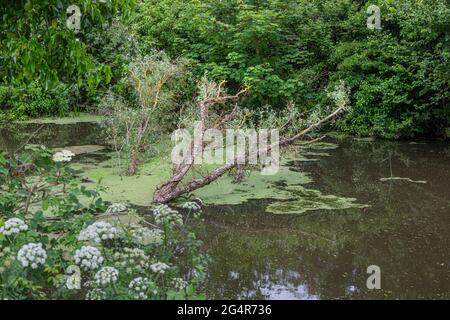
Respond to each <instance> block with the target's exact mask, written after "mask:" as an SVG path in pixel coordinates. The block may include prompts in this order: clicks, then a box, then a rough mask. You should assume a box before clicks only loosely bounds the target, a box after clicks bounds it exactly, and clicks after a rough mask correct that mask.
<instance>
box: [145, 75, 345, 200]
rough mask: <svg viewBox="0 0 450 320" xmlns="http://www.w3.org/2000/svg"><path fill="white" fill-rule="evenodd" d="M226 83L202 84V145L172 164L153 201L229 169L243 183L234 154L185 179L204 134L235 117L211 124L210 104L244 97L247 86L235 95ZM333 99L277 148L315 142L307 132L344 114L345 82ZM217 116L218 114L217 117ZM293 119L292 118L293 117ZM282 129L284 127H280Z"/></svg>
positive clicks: (188, 189) (171, 197) (190, 188)
mask: <svg viewBox="0 0 450 320" xmlns="http://www.w3.org/2000/svg"><path fill="white" fill-rule="evenodd" d="M223 86H224V83H220V84H216V83H214V82H203V83H202V84H201V88H200V92H201V93H202V96H201V97H200V98H199V100H198V103H197V107H198V114H199V117H200V119H199V120H200V121H199V123H200V128H199V130H200V134H201V137H200V139H201V143H200V144H199V145H192V146H191V148H190V150H191V152H189V153H188V154H187V155H186V156H185V158H184V159H183V162H182V163H180V164H173V172H172V176H171V177H170V178H169V179H168V180H167V181H166V182H165V183H163V184H162V185H161V186H160V187H158V188H157V189H156V190H155V193H154V197H153V202H154V203H167V202H170V201H172V200H174V199H175V198H177V197H178V196H180V195H182V194H186V193H190V192H192V191H194V190H197V189H199V188H202V187H204V186H206V185H208V184H210V183H211V182H213V181H215V180H217V179H219V178H220V177H222V176H223V175H224V174H225V173H227V172H229V171H230V170H232V169H234V168H237V169H238V170H237V174H236V177H235V181H236V182H240V180H241V179H242V165H241V163H242V162H241V161H238V160H242V159H238V156H236V157H234V158H233V159H232V160H231V161H227V162H225V163H224V164H222V165H220V166H218V167H217V168H215V169H213V170H211V171H209V172H208V173H206V174H205V175H204V176H203V177H201V178H197V179H196V178H193V179H191V180H190V181H187V182H183V180H184V178H185V177H186V176H187V175H188V173H189V172H190V171H191V170H193V166H194V163H195V159H196V157H198V156H199V155H201V154H202V153H203V151H204V149H205V143H204V140H203V138H204V137H203V135H204V133H205V131H206V130H207V129H211V128H215V129H222V130H223V128H224V127H225V126H226V124H227V123H228V122H229V121H231V119H233V118H234V117H235V110H236V109H234V110H233V111H232V112H231V113H228V114H226V115H221V116H220V118H221V119H222V120H221V121H219V122H218V123H216V124H214V125H212V124H211V122H212V121H210V119H211V114H210V112H211V107H212V106H214V105H217V104H223V103H226V102H230V101H236V100H238V99H239V97H240V96H242V95H243V94H244V93H245V92H246V91H247V88H245V89H242V90H240V91H239V92H237V93H236V94H235V95H226V94H224V88H223ZM330 96H331V98H332V99H333V100H334V102H335V104H336V108H335V109H334V110H333V111H332V112H330V113H328V114H327V115H326V116H324V117H322V118H319V119H318V120H317V121H314V122H313V123H311V124H310V125H309V126H307V127H306V128H304V129H303V130H300V131H299V132H298V133H296V134H293V135H290V136H287V137H284V138H282V139H280V140H279V144H278V146H277V147H286V146H289V145H292V144H293V143H294V142H298V141H301V143H302V144H309V143H314V142H316V141H318V140H320V139H322V138H323V137H321V138H315V139H313V138H309V139H307V140H305V138H307V137H308V134H309V133H311V132H312V131H314V130H316V129H318V128H320V127H321V126H323V125H324V124H327V123H329V122H331V121H333V120H335V119H336V118H337V117H338V116H339V115H341V114H342V113H343V112H345V111H346V110H347V108H348V91H347V89H346V88H345V85H344V84H343V83H341V85H340V86H339V87H338V88H337V90H336V91H334V92H333V93H331V95H330ZM216 118H217V117H216ZM290 120H292V119H290ZM280 129H282V128H280ZM274 147H275V146H274V145H272V144H271V145H268V146H267V147H266V148H265V150H258V153H265V154H268V153H269V152H270V151H271V149H272V148H274ZM254 156H255V154H252V153H247V154H246V155H245V161H248V159H249V158H251V157H254Z"/></svg>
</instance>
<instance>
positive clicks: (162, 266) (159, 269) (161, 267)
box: [150, 262, 170, 274]
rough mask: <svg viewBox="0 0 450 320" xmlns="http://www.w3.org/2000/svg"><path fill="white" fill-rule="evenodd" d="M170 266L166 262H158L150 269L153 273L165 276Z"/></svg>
mask: <svg viewBox="0 0 450 320" xmlns="http://www.w3.org/2000/svg"><path fill="white" fill-rule="evenodd" d="M169 268H170V266H169V265H168V264H166V263H164V262H156V263H154V264H152V265H150V269H152V271H153V272H155V273H159V274H164V273H165V272H166V270H167V269H169Z"/></svg>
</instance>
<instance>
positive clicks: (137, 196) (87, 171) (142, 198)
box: [73, 155, 170, 206]
mask: <svg viewBox="0 0 450 320" xmlns="http://www.w3.org/2000/svg"><path fill="white" fill-rule="evenodd" d="M115 161H116V160H115V159H114V155H112V159H109V160H107V161H104V162H101V163H97V164H95V165H94V164H80V163H79V164H74V165H73V167H74V168H76V169H80V170H82V171H83V177H86V178H89V179H93V180H94V181H96V182H100V185H101V187H103V188H104V192H102V193H101V196H102V198H103V200H105V201H110V202H124V203H129V204H132V205H138V206H149V205H151V203H152V200H153V193H154V191H155V190H156V188H157V187H158V186H159V185H160V184H161V183H163V182H164V181H165V180H167V179H168V178H169V176H170V170H169V169H170V168H169V165H168V164H169V163H170V162H169V161H168V160H165V159H163V158H161V157H154V158H152V159H150V161H148V162H146V163H143V164H142V165H141V166H140V170H139V174H137V175H135V176H127V175H121V174H120V173H119V169H118V168H117V166H116V162H115Z"/></svg>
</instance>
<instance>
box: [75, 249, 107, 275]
mask: <svg viewBox="0 0 450 320" xmlns="http://www.w3.org/2000/svg"><path fill="white" fill-rule="evenodd" d="M74 259H75V263H76V264H77V265H79V266H80V267H81V268H82V269H84V270H94V269H97V268H98V267H99V266H100V264H102V262H103V260H104V259H103V257H102V254H101V253H100V250H98V249H97V248H96V247H91V246H84V247H81V248H80V249H78V250H77V251H75V256H74Z"/></svg>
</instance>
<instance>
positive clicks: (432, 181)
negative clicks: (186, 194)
mask: <svg viewBox="0 0 450 320" xmlns="http://www.w3.org/2000/svg"><path fill="white" fill-rule="evenodd" d="M339 144H340V148H338V149H336V150H333V151H331V152H330V153H331V156H330V157H327V158H323V159H322V160H321V161H320V162H304V163H302V162H297V163H293V164H292V165H293V166H294V167H293V170H304V171H308V172H309V173H310V174H311V177H312V178H313V180H314V182H313V183H312V184H311V185H310V186H311V187H312V188H317V189H319V190H321V191H322V192H324V193H326V194H336V195H339V196H345V197H349V196H351V197H355V198H357V199H358V201H359V202H361V203H368V204H370V208H366V209H362V210H361V209H349V210H340V211H333V212H330V211H315V212H313V213H309V214H308V215H306V216H301V217H298V216H277V215H272V214H267V213H265V212H264V208H265V207H266V206H267V204H268V203H269V202H270V201H264V202H261V201H253V202H250V203H247V204H245V205H242V206H232V207H226V206H222V207H212V208H208V209H207V210H206V218H205V220H206V225H205V226H200V227H199V229H200V234H201V236H202V237H203V239H204V240H205V246H206V248H207V249H208V250H209V251H210V254H211V255H212V256H213V257H214V259H215V262H214V263H213V264H212V265H211V268H210V273H209V279H208V283H207V285H206V290H207V291H208V294H209V297H211V298H225V299H235V298H242V299H243V298H249V299H277V298H282V299H342V298H350V299H352V298H358V299H360V298H363V299H371V298H389V299H401V298H405V299H406V298H409V299H417V298H437V299H439V298H447V299H448V298H450V236H449V235H450V232H449V231H450V199H449V198H450V197H449V195H450V192H449V190H450V161H449V152H448V150H449V146H448V144H445V143H438V142H428V143H421V144H410V143H407V142H358V141H354V140H344V141H340V142H339ZM394 175H395V176H400V177H407V178H411V179H413V180H426V181H427V183H426V184H415V183H410V182H406V181H402V180H398V181H396V180H394V181H384V182H383V181H380V178H383V177H389V176H394ZM370 265H378V266H380V268H381V273H382V285H381V286H382V290H369V289H367V287H366V279H367V277H368V276H369V275H368V274H367V273H366V271H367V267H368V266H370Z"/></svg>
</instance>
